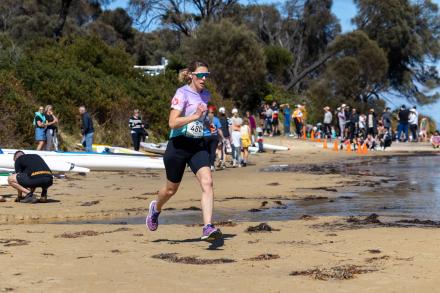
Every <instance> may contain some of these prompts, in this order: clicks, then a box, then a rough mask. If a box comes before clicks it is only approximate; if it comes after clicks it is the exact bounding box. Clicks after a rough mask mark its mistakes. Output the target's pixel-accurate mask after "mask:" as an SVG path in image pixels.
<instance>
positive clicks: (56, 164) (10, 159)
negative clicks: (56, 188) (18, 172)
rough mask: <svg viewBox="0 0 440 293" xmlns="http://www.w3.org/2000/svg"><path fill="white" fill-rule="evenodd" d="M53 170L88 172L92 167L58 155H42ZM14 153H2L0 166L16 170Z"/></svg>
mask: <svg viewBox="0 0 440 293" xmlns="http://www.w3.org/2000/svg"><path fill="white" fill-rule="evenodd" d="M14 153H15V152H14ZM42 158H43V160H44V161H45V162H46V164H47V166H49V168H50V170H52V172H79V173H88V172H90V169H88V168H85V167H80V166H76V165H75V164H74V163H69V162H64V161H61V160H58V159H57V158H56V157H42ZM14 165H15V163H14V155H13V154H8V153H5V154H0V168H2V169H8V170H12V171H14Z"/></svg>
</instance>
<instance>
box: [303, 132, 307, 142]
mask: <svg viewBox="0 0 440 293" xmlns="http://www.w3.org/2000/svg"><path fill="white" fill-rule="evenodd" d="M302 138H303V139H304V140H307V135H306V132H305V131H303V137H302Z"/></svg>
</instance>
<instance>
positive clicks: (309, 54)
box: [242, 0, 340, 92]
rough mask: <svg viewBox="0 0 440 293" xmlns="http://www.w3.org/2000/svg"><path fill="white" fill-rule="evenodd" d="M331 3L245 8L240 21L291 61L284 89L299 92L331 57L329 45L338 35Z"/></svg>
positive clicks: (309, 0) (298, 1) (313, 0)
mask: <svg viewBox="0 0 440 293" xmlns="http://www.w3.org/2000/svg"><path fill="white" fill-rule="evenodd" d="M331 6H332V1H331V0H306V1H302V0H290V1H286V2H285V4H284V6H283V7H281V8H277V7H276V6H275V5H251V6H248V7H244V8H243V9H244V11H243V12H242V13H243V15H244V17H243V19H244V20H245V21H247V23H248V25H249V27H250V28H251V29H252V30H254V31H255V32H256V34H257V35H258V36H259V38H260V39H261V40H262V41H263V42H264V43H265V44H267V45H268V46H279V47H282V48H284V49H287V50H288V51H289V52H290V53H291V55H292V56H293V61H292V62H291V63H290V65H289V66H287V67H286V70H285V74H286V75H287V78H286V79H285V80H284V86H285V88H286V89H287V90H294V91H295V92H300V91H302V90H303V89H305V88H306V86H307V82H306V80H307V79H308V78H313V77H314V76H316V75H318V72H317V70H318V69H319V68H321V67H322V65H323V64H325V62H326V61H327V60H328V59H329V58H330V57H331V56H332V54H330V53H329V52H328V50H327V48H328V46H329V44H330V43H331V42H332V40H334V38H335V37H336V36H337V35H338V34H339V32H340V26H339V23H338V20H337V18H336V17H335V16H334V15H333V14H332V13H331Z"/></svg>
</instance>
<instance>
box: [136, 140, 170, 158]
mask: <svg viewBox="0 0 440 293" xmlns="http://www.w3.org/2000/svg"><path fill="white" fill-rule="evenodd" d="M140 145H141V147H142V148H143V149H144V150H145V151H147V152H150V153H153V154H159V155H163V154H165V150H166V149H167V145H168V143H167V142H163V143H151V142H141V144H140Z"/></svg>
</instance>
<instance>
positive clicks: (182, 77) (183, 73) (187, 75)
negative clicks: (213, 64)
mask: <svg viewBox="0 0 440 293" xmlns="http://www.w3.org/2000/svg"><path fill="white" fill-rule="evenodd" d="M199 67H206V68H208V64H206V63H205V62H202V61H193V62H191V63H190V64H189V66H188V67H187V68H184V69H182V70H180V71H179V82H185V83H190V82H191V80H192V77H191V74H192V73H193V72H194V71H196V70H197V68H199Z"/></svg>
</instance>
